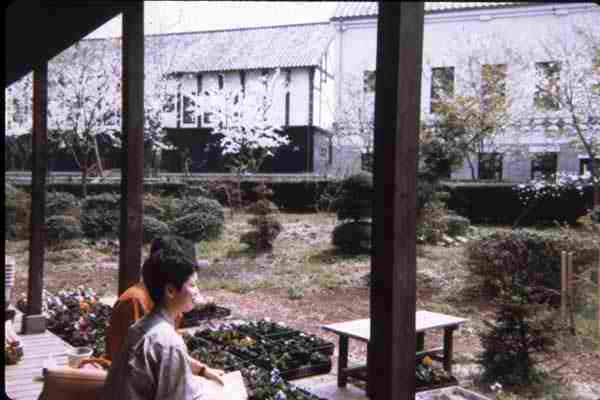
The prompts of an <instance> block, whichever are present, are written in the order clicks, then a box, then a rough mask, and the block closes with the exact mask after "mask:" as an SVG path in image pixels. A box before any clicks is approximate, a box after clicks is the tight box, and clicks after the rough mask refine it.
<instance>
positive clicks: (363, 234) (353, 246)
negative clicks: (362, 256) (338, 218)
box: [331, 221, 372, 254]
mask: <svg viewBox="0 0 600 400" xmlns="http://www.w3.org/2000/svg"><path fill="white" fill-rule="evenodd" d="M371 230H372V227H371V222H367V221H358V222H347V223H345V224H342V225H338V226H336V227H335V229H334V230H333V232H332V234H331V236H332V242H333V245H334V246H335V247H337V248H338V249H339V250H341V251H342V252H344V253H350V254H354V253H370V252H371Z"/></svg>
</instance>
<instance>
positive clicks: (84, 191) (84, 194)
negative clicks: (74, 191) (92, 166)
mask: <svg viewBox="0 0 600 400" xmlns="http://www.w3.org/2000/svg"><path fill="white" fill-rule="evenodd" d="M87 170H88V167H87V162H84V164H83V165H82V166H81V196H82V197H83V198H84V199H85V198H86V197H87Z"/></svg>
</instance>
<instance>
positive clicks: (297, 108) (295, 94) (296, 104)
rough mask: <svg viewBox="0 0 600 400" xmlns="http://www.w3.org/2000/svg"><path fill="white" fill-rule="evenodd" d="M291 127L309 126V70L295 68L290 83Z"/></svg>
mask: <svg viewBox="0 0 600 400" xmlns="http://www.w3.org/2000/svg"><path fill="white" fill-rule="evenodd" d="M290 93H291V96H290V125H292V126H293V125H308V69H307V68H294V69H293V70H292V81H291V82H290Z"/></svg>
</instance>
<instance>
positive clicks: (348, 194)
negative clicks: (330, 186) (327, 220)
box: [335, 172, 373, 221]
mask: <svg viewBox="0 0 600 400" xmlns="http://www.w3.org/2000/svg"><path fill="white" fill-rule="evenodd" d="M372 208H373V176H372V175H371V174H370V173H367V172H361V173H359V174H356V175H351V176H349V177H348V178H346V179H345V180H344V181H343V183H342V190H341V193H340V196H339V197H338V200H337V201H336V202H335V209H336V212H337V217H338V220H340V221H344V220H352V221H360V220H362V219H369V218H371V215H372Z"/></svg>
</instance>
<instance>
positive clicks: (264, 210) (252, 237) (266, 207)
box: [240, 184, 283, 252]
mask: <svg viewBox="0 0 600 400" xmlns="http://www.w3.org/2000/svg"><path fill="white" fill-rule="evenodd" d="M255 190H256V193H257V196H258V200H257V201H256V202H255V203H254V204H252V205H250V206H249V207H248V208H247V211H248V213H250V214H253V215H255V217H253V218H250V219H249V220H248V224H249V225H250V226H252V228H253V230H252V231H250V232H246V233H244V234H243V235H242V236H241V237H240V242H242V243H245V244H247V245H249V246H250V247H252V248H253V249H254V250H255V251H258V252H262V251H271V250H273V243H274V242H275V239H276V238H277V236H279V234H280V233H281V231H282V230H283V225H281V223H280V222H279V221H278V220H277V217H276V215H277V213H278V212H279V210H278V209H277V206H276V205H275V204H274V203H272V202H271V201H270V200H268V198H269V197H271V196H272V195H273V192H272V191H271V190H270V189H268V188H267V186H266V185H264V184H261V185H259V186H258V187H257V188H256V189H255Z"/></svg>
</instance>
